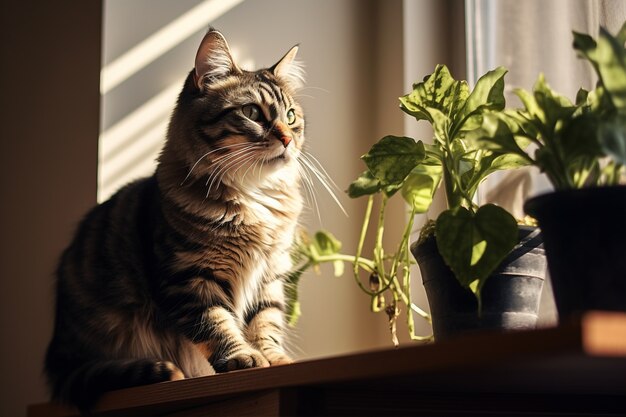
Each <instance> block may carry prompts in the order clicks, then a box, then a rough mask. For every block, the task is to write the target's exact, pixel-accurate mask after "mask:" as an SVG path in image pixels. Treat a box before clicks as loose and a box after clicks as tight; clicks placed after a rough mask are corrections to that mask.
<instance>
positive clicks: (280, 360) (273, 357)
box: [265, 352, 293, 366]
mask: <svg viewBox="0 0 626 417" xmlns="http://www.w3.org/2000/svg"><path fill="white" fill-rule="evenodd" d="M265 357H266V358H267V360H268V361H269V363H270V365H271V366H275V365H288V364H290V363H293V359H291V358H290V357H289V356H287V355H286V354H284V353H280V352H276V353H272V354H269V355H268V354H266V355H265Z"/></svg>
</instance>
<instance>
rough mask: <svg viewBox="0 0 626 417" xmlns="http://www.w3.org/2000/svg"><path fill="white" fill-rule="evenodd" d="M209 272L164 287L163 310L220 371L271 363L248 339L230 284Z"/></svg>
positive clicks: (175, 326) (171, 321) (174, 325)
mask: <svg viewBox="0 0 626 417" xmlns="http://www.w3.org/2000/svg"><path fill="white" fill-rule="evenodd" d="M205 275H206V276H204V275H203V276H195V277H193V278H190V279H186V280H184V281H182V282H181V281H177V282H176V283H174V284H171V285H168V286H165V287H163V288H162V290H161V291H162V298H161V304H162V309H163V311H164V312H165V314H166V316H167V317H168V319H169V321H170V323H171V325H173V327H174V328H175V329H177V330H178V331H180V332H181V333H182V334H183V335H184V336H186V337H187V338H188V339H189V340H190V341H191V342H193V343H194V344H195V345H196V348H197V349H198V350H199V351H202V352H205V355H206V356H207V359H208V360H209V361H210V362H211V365H212V366H213V368H214V369H215V370H216V371H217V372H225V371H233V370H236V369H245V368H257V367H265V366H269V363H268V361H267V359H265V357H264V356H263V355H262V354H261V353H260V352H259V351H258V350H257V349H255V348H253V347H252V346H250V344H249V343H248V342H247V341H246V338H245V337H244V335H243V332H242V331H241V328H240V325H239V320H238V319H236V318H235V315H234V313H233V310H234V308H233V306H232V302H231V301H230V300H231V297H230V296H229V294H228V293H229V291H228V286H227V284H226V283H225V282H222V280H220V279H218V278H216V277H215V276H213V275H212V274H205Z"/></svg>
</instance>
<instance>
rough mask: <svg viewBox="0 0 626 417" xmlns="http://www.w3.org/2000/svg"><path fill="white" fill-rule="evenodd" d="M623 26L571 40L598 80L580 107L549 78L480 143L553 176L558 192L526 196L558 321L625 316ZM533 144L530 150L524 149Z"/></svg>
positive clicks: (489, 126) (581, 95) (491, 125)
mask: <svg viewBox="0 0 626 417" xmlns="http://www.w3.org/2000/svg"><path fill="white" fill-rule="evenodd" d="M625 41H626V24H624V25H623V26H622V28H621V30H620V31H619V33H618V34H617V36H612V35H611V34H610V33H608V32H607V31H606V30H604V29H601V30H600V36H599V38H598V39H597V41H596V40H594V39H593V38H592V37H590V36H589V35H585V34H580V33H574V49H575V50H576V51H578V53H579V55H580V56H581V57H583V58H584V59H586V60H587V61H588V62H589V63H590V64H591V65H592V67H593V68H594V70H595V72H596V73H597V75H598V83H597V86H596V88H595V89H594V90H592V91H590V92H588V91H585V90H583V89H581V90H580V91H579V92H578V94H577V96H576V100H575V102H574V103H572V102H571V101H570V100H569V99H567V98H566V97H563V96H561V95H559V94H558V93H556V92H554V91H553V90H552V89H551V88H550V87H549V86H548V84H547V83H546V81H545V79H544V77H543V76H542V75H540V76H539V79H538V80H537V82H536V84H535V86H534V88H533V91H532V92H527V91H524V90H517V91H516V94H517V95H518V96H519V98H520V99H521V101H522V103H523V106H524V107H523V108H522V109H519V110H516V111H510V112H506V113H505V114H494V115H491V116H488V117H485V118H484V119H483V120H484V123H483V130H485V131H486V132H489V134H485V135H483V139H484V140H485V141H486V143H487V144H488V146H489V147H490V148H491V149H492V150H493V151H494V152H503V153H506V154H510V153H511V152H512V153H514V154H517V155H518V156H520V157H522V158H525V159H526V161H527V162H528V163H529V164H532V165H535V166H537V167H538V168H539V169H540V170H541V171H542V172H544V173H545V174H546V176H547V177H548V179H549V180H550V182H551V183H552V185H553V187H554V191H553V192H549V193H546V194H544V195H541V196H537V197H535V198H532V199H529V200H528V201H527V202H526V204H525V210H526V212H527V213H528V214H530V215H531V216H533V217H535V218H536V219H537V220H538V222H539V226H540V227H541V231H542V234H543V238H544V240H545V248H546V255H547V259H548V266H549V270H550V276H551V280H552V283H553V290H554V296H555V301H556V305H557V310H558V312H559V315H560V317H561V319H563V318H566V317H568V316H570V315H572V314H575V313H577V312H580V311H584V310H590V309H601V310H621V311H626V187H625V186H623V185H619V183H620V181H623V180H624V177H625V175H626V168H625V167H626V49H625V48H624V42H625ZM527 142H531V143H533V147H532V148H530V149H531V150H530V151H526V150H524V149H523V148H522V147H520V146H519V144H520V143H523V144H525V143H527Z"/></svg>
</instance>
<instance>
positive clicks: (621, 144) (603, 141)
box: [598, 116, 626, 165]
mask: <svg viewBox="0 0 626 417" xmlns="http://www.w3.org/2000/svg"><path fill="white" fill-rule="evenodd" d="M598 139H599V142H600V146H601V147H602V150H603V151H604V152H605V153H606V154H607V155H609V156H610V157H611V158H612V159H613V160H614V161H615V162H617V163H618V164H621V165H626V117H624V116H621V117H619V116H618V117H615V118H613V119H611V120H608V121H606V122H604V123H602V124H601V125H600V128H599V131H598Z"/></svg>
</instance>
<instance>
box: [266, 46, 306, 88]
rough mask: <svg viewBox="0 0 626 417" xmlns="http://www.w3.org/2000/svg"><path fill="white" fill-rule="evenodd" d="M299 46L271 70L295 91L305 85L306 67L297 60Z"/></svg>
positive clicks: (291, 50)
mask: <svg viewBox="0 0 626 417" xmlns="http://www.w3.org/2000/svg"><path fill="white" fill-rule="evenodd" d="M297 53H298V45H296V46H294V47H293V48H291V49H290V50H289V52H287V53H286V54H285V56H284V57H282V58H281V59H280V61H278V62H277V63H276V64H274V66H273V67H272V68H270V70H271V71H272V73H273V74H274V75H275V76H277V77H279V78H281V79H283V80H284V81H285V82H286V83H287V84H289V86H290V87H291V88H293V89H294V90H297V89H299V88H300V87H302V86H303V85H304V67H303V65H302V63H301V62H300V61H297V60H296V54H297Z"/></svg>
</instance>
